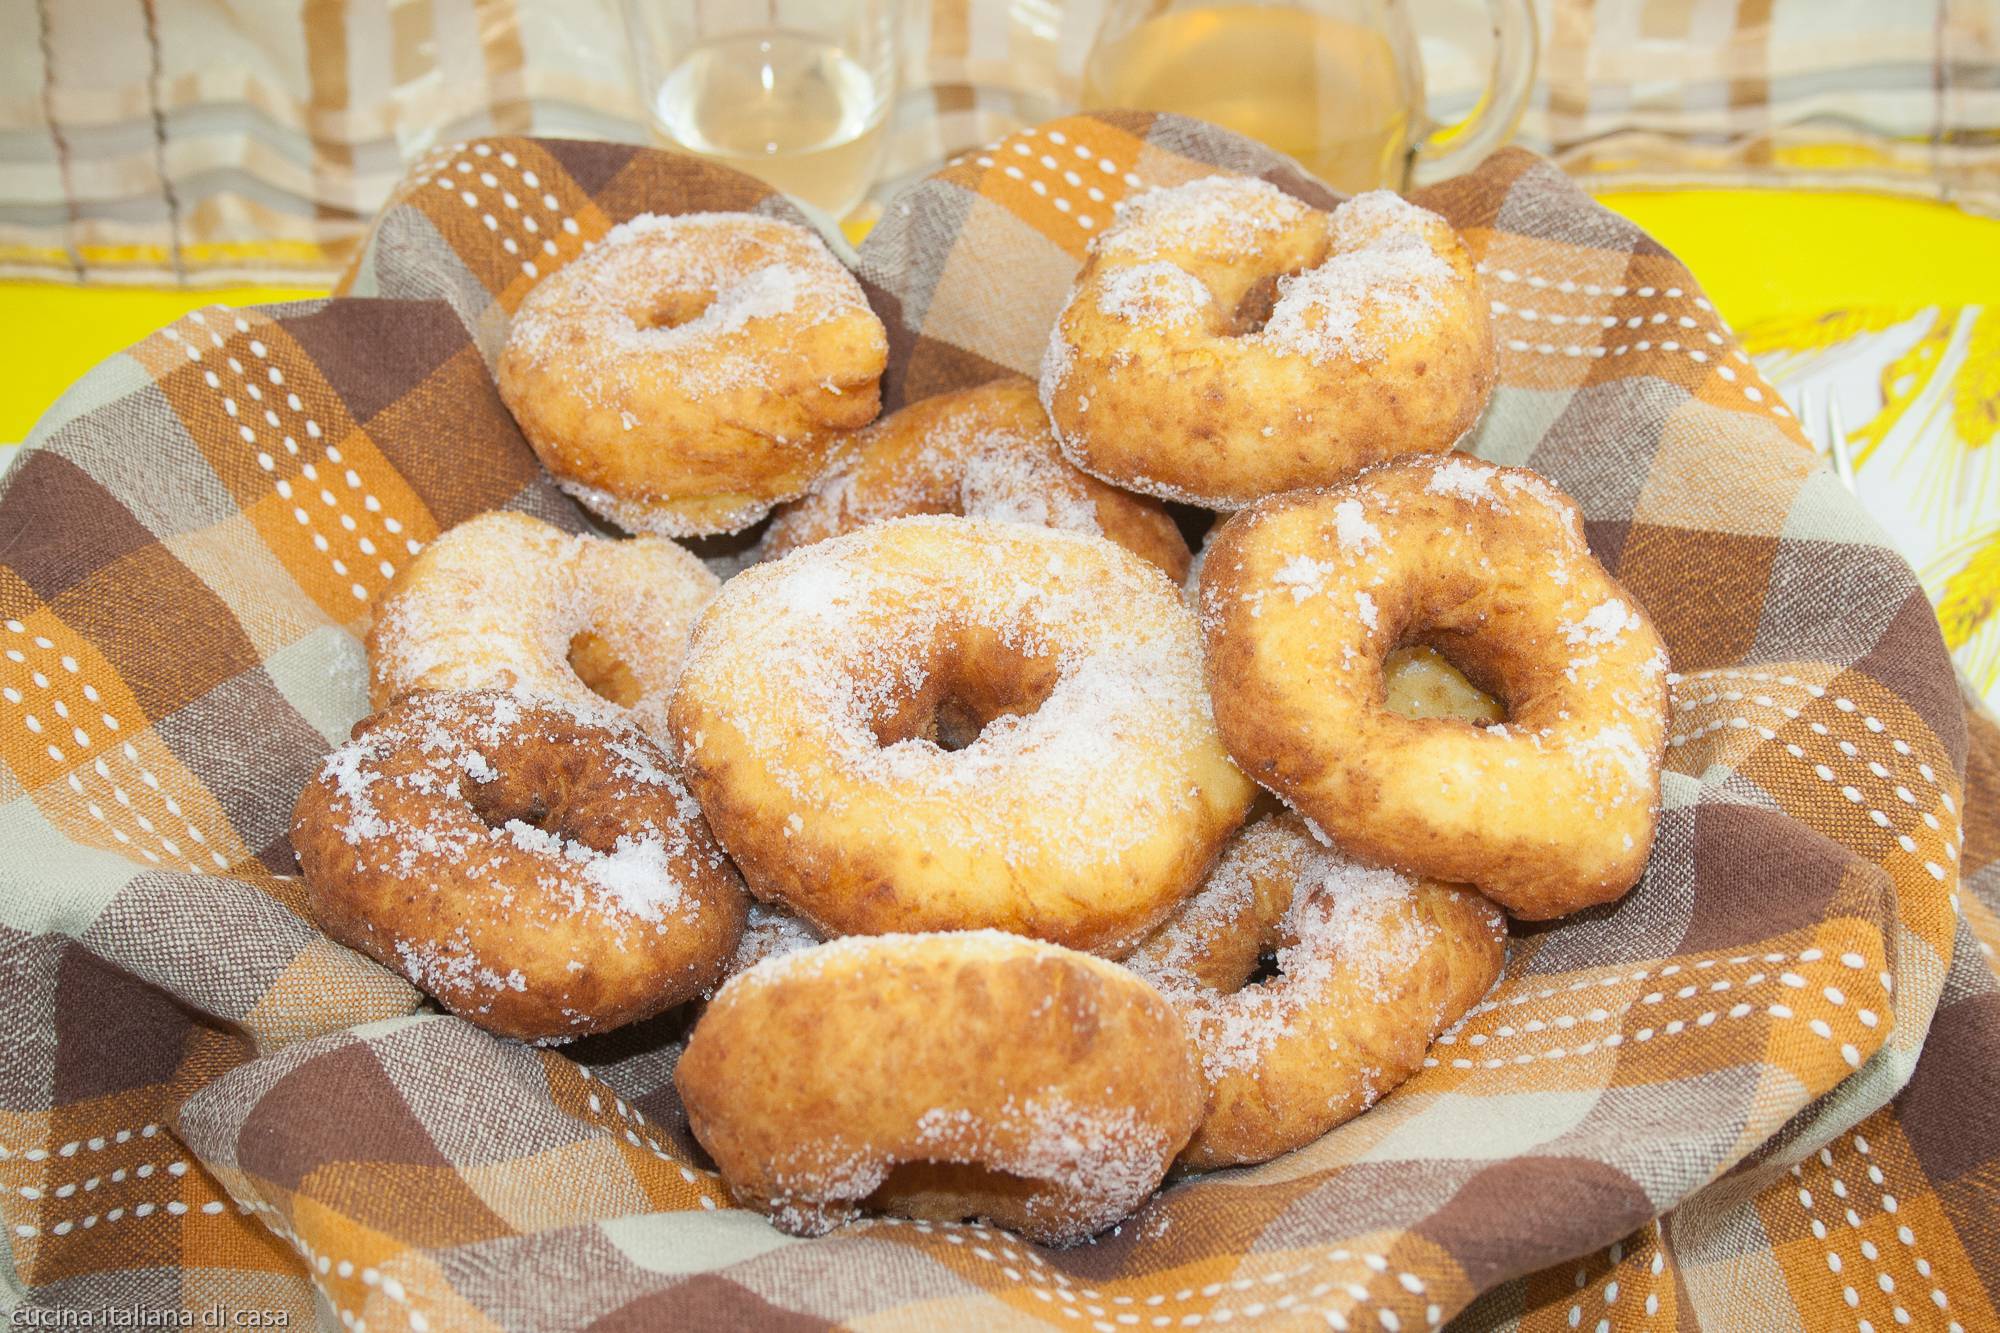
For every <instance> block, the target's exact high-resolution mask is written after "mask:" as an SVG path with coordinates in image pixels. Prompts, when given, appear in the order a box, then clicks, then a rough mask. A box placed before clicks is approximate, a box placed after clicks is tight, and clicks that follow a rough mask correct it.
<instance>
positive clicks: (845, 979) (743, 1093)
mask: <svg viewBox="0 0 2000 1333" xmlns="http://www.w3.org/2000/svg"><path fill="white" fill-rule="evenodd" d="M674 1083H675V1085H676V1086H677V1087H678V1088H679V1089H680V1094H681V1100H682V1102H683V1103H684V1104H685V1105H686V1107H687V1113H688V1124H689V1126H690V1127H691V1128H692V1129H693V1131H694V1135H695V1137H696V1138H697V1139H698V1140H700V1142H701V1145H702V1147H704V1148H706V1149H707V1150H708V1152H709V1155H710V1156H711V1157H713V1158H714V1159H715V1164H716V1166H717V1167H719V1168H720V1169H721V1171H722V1176H723V1179H724V1180H726V1181H728V1183H729V1187H730V1189H731V1191H732V1192H733V1193H734V1194H735V1195H736V1197H737V1199H739V1200H740V1201H741V1202H743V1203H744V1204H745V1205H747V1206H748V1207H751V1208H756V1209H758V1210H760V1211H762V1212H766V1213H769V1214H770V1215H771V1218H772V1220H773V1221H774V1222H776V1223H777V1225H778V1226H779V1227H781V1228H782V1229H784V1230H786V1231H789V1232H793V1233H794V1234H798V1235H818V1234H820V1233H822V1232H825V1231H828V1230H830V1229H832V1228H833V1227H836V1226H838V1225H840V1224H841V1223H842V1222H845V1221H848V1220H849V1219H851V1218H853V1217H855V1216H857V1215H858V1214H859V1213H860V1212H861V1211H862V1210H864V1209H866V1210H869V1211H876V1212H886V1213H894V1214H900V1215H903V1216H911V1217H923V1218H929V1219H933V1220H952V1221H956V1220H959V1219H963V1218H968V1217H983V1218H990V1219H992V1220H993V1221H995V1222H997V1223H999V1224H1000V1225H1002V1226H1006V1227H1011V1228H1012V1229H1014V1230H1015V1231H1018V1232H1020V1233H1021V1234H1022V1235H1024V1236H1026V1237H1028V1238H1029V1239H1031V1240H1036V1241H1040V1242H1043V1243H1045V1244H1051V1245H1067V1244H1071V1243H1074V1242H1076V1241H1080V1240H1083V1239H1084V1238H1086V1237H1088V1236H1091V1235H1093V1234H1095V1233H1096V1232H1099V1231H1101V1230H1103V1229H1104V1228H1105V1227H1107V1226H1110V1225H1111V1224H1112V1223H1114V1222H1116V1221H1118V1220H1119V1219H1120V1218H1123V1217H1126V1216H1129V1215H1130V1214H1131V1213H1132V1212H1133V1211H1134V1210H1135V1209H1136V1208H1138V1206H1139V1205H1140V1204H1141V1203H1143V1202H1145V1200H1146V1199H1147V1198H1148V1197H1150V1196H1151V1194H1152V1192H1153V1190H1154V1188H1155V1187H1156V1186H1157V1185H1158V1184H1159V1183H1160V1178H1161V1176H1162V1175H1164V1174H1165V1172H1166V1169H1167V1167H1168V1165H1169V1164H1170V1163H1171V1162H1172V1161H1173V1159H1174V1154H1175V1153H1177V1152H1179V1151H1180V1147H1181V1145H1182V1144H1183V1143H1185V1142H1187V1138H1188V1135H1189V1134H1190V1133H1192V1132H1193V1130H1194V1127H1195V1124H1196V1122H1197V1121H1198V1120H1200V1118H1201V1112H1202V1087H1201V1076H1200V1073H1199V1072H1198V1070H1197V1069H1196V1066H1195V1060H1194V1053H1193V1051H1192V1050H1191V1048H1190V1047H1189V1045H1188V1039H1187V1032H1186V1029H1185V1028H1184V1027H1183V1026H1182V1024H1181V1020H1180V1018H1179V1016H1178V1015H1177V1014H1176V1013H1175V1012H1174V1009H1173V1006H1172V1005H1170V1004H1168V1003H1167V1002H1166V1001H1165V1000H1164V999H1162V998H1161V997H1160V995H1159V993H1158V992H1156V991H1155V990H1154V989H1153V988H1152V987H1151V986H1149V985H1147V984H1146V983H1145V982H1143V981H1140V980H1139V979H1138V978H1137V977H1135V976H1133V975H1132V974H1131V973H1130V972H1128V971H1126V970H1125V969H1124V968H1122V967H1119V966H1118V965H1116V964H1115V963H1107V962H1105V961H1103V960H1102V959H1098V958H1093V957H1091V956H1089V955H1088V954H1080V953H1075V952H1073V951H1071V950H1068V949H1063V948H1058V947H1056V946H1054V945H1050V944H1042V943H1038V942H1036V941H1033V940H1027V939H1023V938H1021V937H1019V936H1017V935H1007V934H1003V933H1001V932H999V931H991V930H988V931H971V932H957V933H950V934H935V935H877V936H856V937H851V938H848V939H843V940H836V941H834V942H833V943H831V944H825V945H821V946H820V947H818V948H816V949H807V950H805V951H803V952H800V953H792V954H787V955H785V956H783V957H780V958H773V959H770V960H769V961H766V962H764V963H761V964H759V965H758V966H756V967H754V968H752V969H750V970H749V971H748V972H745V973H743V974H742V975H741V976H739V977H737V978H735V979H734V980H732V981H731V982H729V983H728V984H727V985H726V986H724V987H723V988H722V991H721V993H720V994H719V995H717V996H716V998H715V1000H714V1002H713V1003H711V1004H710V1005H709V1007H708V1010H707V1012H706V1013H704V1014H703V1015H702V1018H701V1021H700V1022H699V1023H698V1024H696V1026H695V1030H694V1033H693V1035H692V1036H691V1037H690V1038H689V1040H688V1045H687V1050H686V1052H685V1053H684V1054H683V1055H682V1056H681V1059H680V1063H679V1065H678V1066H677V1067H676V1068H675V1070H674Z"/></svg>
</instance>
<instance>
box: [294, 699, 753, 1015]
mask: <svg viewBox="0 0 2000 1333" xmlns="http://www.w3.org/2000/svg"><path fill="white" fill-rule="evenodd" d="M538 710H539V711H542V712H545V713H549V714H554V715H557V716H562V717H566V718H568V719H570V720H572V721H576V722H580V723H583V724H585V725H588V726H591V727H597V728H603V729H604V730H605V731H606V732H607V733H608V739H609V740H611V741H612V742H613V745H612V747H611V753H612V754H614V755H615V756H616V757H617V763H616V772H617V775H618V778H619V780H620V781H622V782H625V783H628V784H630V785H631V786H632V787H633V788H635V789H640V790H648V791H651V792H652V793H654V794H655V795H656V796H659V797H664V798H666V799H667V800H668V801H670V802H671V803H672V806H673V808H674V809H675V811H676V813H677V816H678V819H677V820H675V821H670V822H655V821H653V820H651V819H649V818H646V817H644V816H642V815H639V814H638V813H636V811H635V816H634V823H633V826H632V828H631V829H630V831H628V832H626V833H622V834H620V835H619V836H618V837H617V839H616V840H615V841H614V842H613V844H612V846H611V847H609V848H606V849H599V848H596V847H592V846H588V845H586V844H584V843H581V842H578V841H575V840H573V839H571V838H569V837H566V836H563V835H562V834H560V833H559V832H556V831H553V830H548V829H543V828H540V827H537V826H535V825H532V824H529V823H526V822H524V821H522V820H520V819H517V818H516V819H508V820H505V821H503V822H502V823H500V824H498V825H491V824H488V823H487V822H486V821H485V820H484V819H483V818H482V817H480V816H479V815H477V814H476V813H474V809H475V807H474V801H475V797H476V794H477V791H478V789H479V788H480V787H481V786H483V785H485V784H486V783H490V782H493V781H496V780H498V779H499V778H500V777H501V774H500V772H499V770H498V769H496V767H495V765H494V760H493V758H492V756H493V755H495V754H505V753H509V752H511V751H513V750H514V749H515V747H519V746H532V745H533V744H535V743H536V735H537V733H536V730H535V727H536V724H535V721H534V718H535V714H536V712H537V711H538ZM413 757H414V762H412V758H413ZM661 758H662V756H661V755H660V752H659V751H658V750H657V749H656V748H655V747H653V746H652V745H651V744H650V743H648V742H647V741H646V740H645V739H644V737H643V736H641V735H640V734H639V733H638V732H637V731H634V730H631V729H629V726H628V724H625V723H622V722H620V721H619V720H618V719H617V718H616V717H615V715H613V714H612V713H611V712H610V711H609V710H608V709H604V708H597V709H592V708H590V707H588V706H582V707H579V706H576V705H571V704H567V703H564V702H563V701H560V700H552V699H546V698H533V697H530V696H507V695H496V694H493V693H491V692H485V693H479V694H470V695H461V694H449V693H434V694H424V695H417V696H414V697H413V698H412V699H411V700H409V701H407V702H406V703H405V704H404V705H402V713H401V715H400V717H399V718H398V719H397V720H396V722H395V723H394V724H393V725H390V724H382V725H376V726H374V727H372V728H371V729H370V730H369V731H367V732H365V733H364V734H363V735H362V736H361V738H360V739H358V740H353V741H349V742H348V743H347V744H346V745H343V746H341V747H340V748H339V749H337V750H335V751H334V752H333V753H332V754H331V755H329V756H328V757H327V759H326V762H325V764H324V765H323V766H322V769H321V776H322V778H324V779H326V780H328V781H330V782H332V783H333V785H334V788H335V791H336V792H337V794H338V797H339V803H338V805H337V806H336V807H335V813H336V817H337V818H338V820H339V823H338V824H337V825H336V828H337V830H338V833H339V835H340V837H341V839H342V840H343V841H344V842H345V843H346V844H347V845H348V846H349V847H351V848H353V849H354V854H355V857H356V860H357V861H358V862H359V863H360V865H361V866H362V867H364V868H371V869H373V870H376V871H379V872H383V873H387V874H390V875H392V876H395V877H397V878H402V879H408V880H410V881H412V882H414V883H418V884H421V885H422V886H423V887H424V888H425V889H426V890H429V889H431V888H433V887H435V885H436V884H437V882H438V879H439V877H440V876H441V875H448V876H449V877H450V878H452V879H453V880H456V881H458V882H461V883H469V884H486V885H492V886H495V891H496V892H504V890H502V889H500V888H498V886H501V885H505V884H507V883H509V882H513V881H515V880H517V879H518V878H519V873H518V867H519V866H520V865H521V862H522V858H523V857H525V858H526V859H527V861H528V862H530V863H531V864H532V865H533V866H534V867H535V870H534V873H533V882H534V883H535V885H536V887H537V889H538V890H539V891H540V893H541V894H542V895H543V896H544V898H545V900H546V902H547V904H548V910H553V911H557V912H581V911H590V912H594V913H596V914H598V915H599V916H600V917H602V918H603V920H604V922H605V926H606V928H607V929H608V930H610V931H612V932H613V933H616V932H619V931H623V930H626V929H631V928H637V927H639V926H640V925H641V924H643V925H644V926H646V927H654V928H660V929H664V928H665V923H666V922H667V921H668V919H669V918H672V917H676V916H678V915H680V914H682V913H683V912H685V911H687V910H689V909H690V908H691V906H692V901H693V900H692V899H691V898H690V896H689V895H688V894H687V892H686V888H685V886H684V885H683V884H682V883H681V881H680V878H679V875H680V872H679V870H678V869H677V867H676V864H675V863H676V862H677V861H686V860H689V859H696V858H699V859H705V860H708V861H710V862H711V863H713V864H717V865H719V864H720V854H719V852H716V851H715V850H713V849H705V848H702V847H698V846H697V845H696V844H695V843H694V842H693V841H692V840H691V839H690V838H689V837H688V834H687V832H686V829H685V828H684V827H682V825H683V824H684V823H685V822H686V821H688V820H692V819H698V818H699V817H700V815H699V811H698V810H697V808H696V806H695V803H694V798H693V797H692V796H690V795H689V794H688V792H687V789H686V788H685V787H683V786H682V785H681V784H680V781H679V779H678V778H676V777H674V776H673V775H672V774H671V773H670V772H669V771H668V770H667V768H666V767H665V765H664V764H662V763H661V762H659V761H660V759H661ZM392 793H401V794H405V795H415V796H418V797H421V798H423V799H421V800H415V801H412V800H397V801H395V802H394V804H395V806H396V808H397V809H399V810H400V811H402V812H403V813H402V814H401V815H400V816H399V817H395V818H392V817H390V816H388V815H387V814H385V813H384V806H385V805H387V804H390V803H391V802H390V797H391V794H392ZM412 812H415V813H412ZM516 910H520V911H525V910H527V905H526V904H522V905H520V907H518V908H517V909H516ZM469 965H470V964H468V966H469ZM412 980H419V979H418V978H415V977H413V978H412ZM419 984H423V983H422V982H421V981H420V980H419Z"/></svg>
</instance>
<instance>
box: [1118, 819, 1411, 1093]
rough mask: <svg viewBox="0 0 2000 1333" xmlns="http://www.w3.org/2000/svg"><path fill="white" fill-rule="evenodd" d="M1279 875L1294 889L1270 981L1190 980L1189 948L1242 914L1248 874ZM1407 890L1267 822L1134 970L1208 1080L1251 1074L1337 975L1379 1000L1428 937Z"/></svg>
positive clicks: (1229, 855) (1234, 849)
mask: <svg viewBox="0 0 2000 1333" xmlns="http://www.w3.org/2000/svg"><path fill="white" fill-rule="evenodd" d="M1294 867H1296V869H1295V870H1294V869H1293V868H1294ZM1288 871H1289V872H1291V873H1294V874H1296V876H1297V888H1296V889H1295V890H1294V891H1293V895H1292V900H1291V903H1290V905H1289V906H1288V907H1287V908H1286V909H1285V913H1284V916H1283V918H1282V920H1281V922H1280V923H1279V926H1278V931H1277V933H1278V936H1279V939H1280V944H1279V947H1278V949H1277V967H1278V975H1277V976H1275V977H1273V978H1272V979H1271V980H1269V981H1264V982H1258V983H1254V984H1251V985H1247V986H1244V987H1243V988H1242V989H1240V990H1237V991H1234V992H1233V993H1223V992H1220V991H1215V990H1211V989H1208V988H1206V987H1204V986H1202V985H1200V984H1199V983H1198V982H1197V981H1195V980H1194V978H1193V977H1192V975H1191V974H1190V972H1189V971H1188V968H1187V965H1186V962H1187V957H1188V952H1189V951H1190V950H1192V949H1194V948H1197V947H1199V942H1200V940H1201V938H1202V937H1203V935H1204V934H1205V933H1206V932H1209V931H1212V930H1214V929H1215V928H1216V927H1217V925H1218V923H1220V922H1223V921H1234V920H1237V919H1239V918H1240V915H1241V913H1242V911H1243V903H1244V902H1245V901H1247V900H1248V899H1249V897H1250V896H1251V894H1252V893H1253V892H1254V890H1253V876H1257V875H1269V874H1274V873H1285V872H1288ZM1415 894H1416V887H1415V885H1413V884H1412V883H1411V882H1410V881H1409V880H1408V879H1406V878H1404V877H1403V876H1401V875H1399V874H1397V873H1396V872H1395V871H1393V870H1379V869H1375V868H1372V867H1368V866H1362V865H1359V864H1357V863H1355V862H1352V861H1348V860H1346V859H1345V858H1343V857H1341V856H1340V855H1338V854H1337V853H1335V852H1333V851H1330V850H1328V849H1327V848H1324V847H1322V846H1320V845H1318V844H1317V843H1315V842H1313V841H1311V840H1310V839H1308V838H1306V837H1305V836H1303V835H1301V834H1299V833H1297V832H1295V831H1293V830H1292V829H1290V828H1287V827H1286V826H1285V824H1284V823H1282V822H1280V821H1278V820H1274V819H1265V820H1262V821H1260V822H1259V823H1258V824H1257V825H1254V826H1252V827H1251V828H1250V829H1248V830H1246V832H1245V835H1244V836H1243V837H1241V838H1239V839H1237V840H1236V841H1235V842H1234V843H1232V844H1231V845H1230V847H1229V849H1228V850H1227V851H1225V852H1224V854H1223V857H1222V859H1221V860H1220V861H1219V862H1218V863H1217V865H1216V868H1215V869H1214V870H1213V871H1212V872H1210V875H1209V878H1208V881H1207V883H1206V884H1205V885H1204V886H1203V887H1202V890H1201V892H1200V893H1199V894H1197V895H1196V897H1195V898H1194V899H1193V900H1191V903H1190V905H1189V907H1187V908H1184V909H1183V911H1182V913H1181V915H1180V916H1179V917H1178V918H1177V920H1176V922H1175V925H1174V927H1173V929H1174V930H1175V931H1176V932H1177V934H1178V936H1179V939H1178V940H1176V941H1175V943H1174V944H1173V945H1172V946H1170V947H1169V948H1168V949H1167V950H1166V951H1164V952H1163V953H1161V954H1146V955H1141V956H1138V957H1136V958H1135V960H1134V962H1133V964H1132V966H1133V967H1134V970H1136V971H1138V972H1139V973H1140V975H1142V976H1144V977H1145V978H1146V979H1147V980H1148V981H1150V982H1152V983H1153V985H1154V986H1155V987H1157V988H1158V989H1159V990H1160V992H1161V994H1163V995H1165V996H1166V997H1167V998H1168V999H1169V1000H1171V1001H1172V1002H1173V1003H1174V1005H1175V1006H1176V1007H1177V1008H1179V1009H1180V1010H1181V1012H1182V1013H1183V1014H1184V1015H1185V1016H1186V1017H1187V1019H1188V1022H1189V1026H1190V1028H1191V1029H1192V1030H1194V1031H1195V1032H1196V1034H1197V1038H1198V1043H1199V1045H1200V1047H1201V1055H1202V1066H1203V1071H1204V1072H1205V1073H1206V1074H1207V1075H1208V1077H1209V1078H1210V1079H1211V1080H1213V1079H1216V1078H1219V1077H1221V1076H1223V1075H1225V1074H1230V1073H1237V1072H1242V1071H1244V1070H1248V1069H1251V1068H1253V1067H1254V1066H1255V1065H1256V1064H1257V1062H1258V1061H1259V1060H1260V1059H1262V1058H1263V1057H1264V1055H1265V1054H1266V1053H1267V1052H1269V1050H1270V1049H1271V1047H1272V1046H1273V1045H1274V1044H1275V1043H1276V1042H1277V1041H1278V1039H1279V1038H1280V1037H1282V1036H1284V1035H1285V1034H1286V1033H1287V1032H1288V1031H1289V1030H1290V1029H1291V1027H1292V1026H1293V1024H1294V1022H1295V1021H1296V1020H1297V1018H1298V1016H1299V1015H1300V1014H1301V1013H1302V1012H1303V1011H1304V1010H1305V1008H1306V1007H1307V1006H1309V1005H1314V1004H1319V1003H1323V1002H1324V1001H1325V997H1326V996H1327V995H1328V994H1329V993H1330V992H1331V991H1332V990H1333V988H1334V985H1335V978H1336V975H1337V974H1338V975H1340V976H1342V977H1343V978H1344V979H1345V980H1344V984H1345V985H1347V986H1349V987H1351V988H1352V989H1353V990H1354V991H1355V992H1356V993H1358V994H1360V995H1361V996H1362V997H1364V998H1372V999H1373V1000H1374V1001H1375V1002H1377V1003H1387V1002H1389V1001H1390V1000H1391V999H1392V998H1393V997H1394V995H1395V992H1396V989H1397V985H1398V981H1399V978H1400V977H1401V976H1402V975H1403V974H1404V973H1406V972H1407V971H1408V970H1409V969H1410V968H1412V967H1414V966H1415V965H1416V964H1417V962H1418V960H1419V959H1420V957H1421V955H1422V953H1423V950H1424V949H1425V947H1426V946H1427V945H1429V944H1430V943H1431V942H1432V940H1433V939H1434V938H1435V936H1436V932H1435V931H1434V930H1433V929H1432V928H1430V927H1429V926H1428V925H1426V924H1425V923H1424V922H1423V921H1422V919H1421V918H1420V917H1419V916H1418V915H1417V913H1416V911H1415V906H1416V897H1415Z"/></svg>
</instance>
